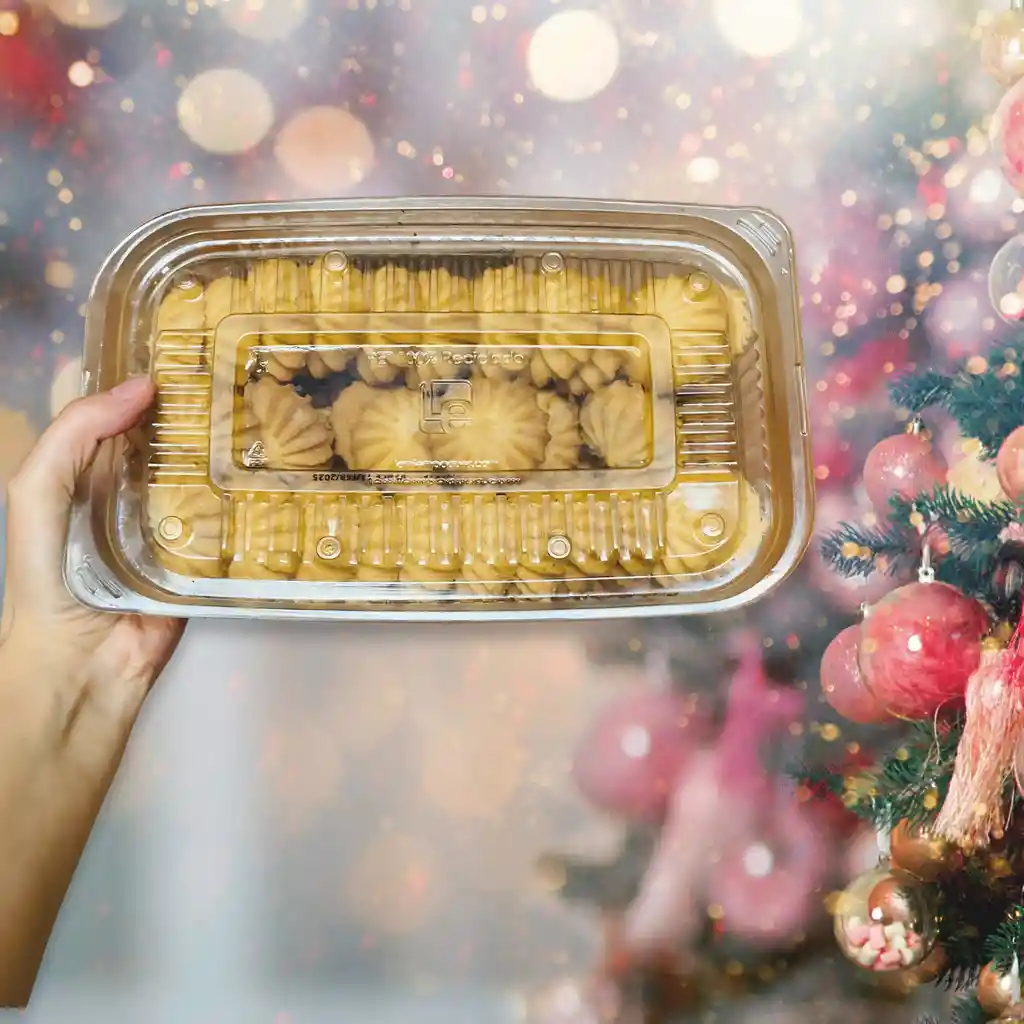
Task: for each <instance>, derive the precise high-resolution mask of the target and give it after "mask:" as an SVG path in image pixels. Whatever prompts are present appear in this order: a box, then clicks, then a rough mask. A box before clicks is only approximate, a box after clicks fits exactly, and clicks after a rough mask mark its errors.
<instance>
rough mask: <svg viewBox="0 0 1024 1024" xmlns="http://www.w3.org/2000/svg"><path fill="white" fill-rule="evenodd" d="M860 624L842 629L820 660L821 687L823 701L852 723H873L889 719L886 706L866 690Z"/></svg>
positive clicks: (890, 718)
mask: <svg viewBox="0 0 1024 1024" xmlns="http://www.w3.org/2000/svg"><path fill="white" fill-rule="evenodd" d="M860 639H861V634H860V626H850V627H849V628H848V629H844V630H843V631H842V632H841V633H840V634H839V635H838V636H837V637H836V638H835V639H834V640H833V641H832V643H830V644H829V645H828V648H827V649H826V650H825V654H824V656H823V657H822V659H821V689H822V692H823V693H824V694H825V700H826V701H828V703H829V704H830V705H831V706H832V707H833V708H835V710H836V711H838V712H839V714H841V715H842V716H843V718H848V719H849V720H850V721H851V722H857V723H859V724H860V725H874V724H878V723H881V722H889V721H892V716H891V715H890V714H889V711H888V709H887V708H885V707H883V706H881V705H880V704H879V703H878V698H877V697H876V696H875V695H874V694H873V693H872V692H871V691H870V690H869V689H868V687H867V684H866V683H865V682H864V677H863V676H862V675H861V671H860V660H859V659H860V651H859V645H860Z"/></svg>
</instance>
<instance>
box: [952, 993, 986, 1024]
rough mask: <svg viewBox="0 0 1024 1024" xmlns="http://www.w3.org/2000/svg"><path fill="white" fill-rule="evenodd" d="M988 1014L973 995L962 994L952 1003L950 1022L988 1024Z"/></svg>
mask: <svg viewBox="0 0 1024 1024" xmlns="http://www.w3.org/2000/svg"><path fill="white" fill-rule="evenodd" d="M988 1019H989V1017H988V1014H987V1013H986V1012H985V1011H984V1010H983V1009H982V1008H981V1004H980V1003H979V1002H978V1000H977V999H976V998H975V997H974V996H973V995H969V996H963V997H962V998H960V999H958V1000H957V1001H956V1002H955V1003H954V1004H953V1010H952V1012H951V1014H950V1018H949V1020H950V1024H988Z"/></svg>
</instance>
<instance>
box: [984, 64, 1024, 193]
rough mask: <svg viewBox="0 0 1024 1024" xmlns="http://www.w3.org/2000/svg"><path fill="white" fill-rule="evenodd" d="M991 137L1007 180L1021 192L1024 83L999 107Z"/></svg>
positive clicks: (1018, 84) (1011, 91) (1003, 100)
mask: <svg viewBox="0 0 1024 1024" xmlns="http://www.w3.org/2000/svg"><path fill="white" fill-rule="evenodd" d="M990 134H991V137H992V148H993V150H995V152H996V154H997V155H998V157H999V160H1000V163H1001V165H1002V168H1003V174H1005V175H1006V180H1007V181H1008V182H1009V183H1010V184H1011V185H1012V186H1013V187H1014V188H1015V189H1016V190H1017V191H1018V192H1020V191H1021V189H1022V188H1024V81H1020V82H1017V84H1016V85H1014V86H1013V87H1012V88H1011V89H1010V90H1009V91H1008V92H1007V93H1006V95H1005V96H1004V97H1003V98H1002V100H1001V101H1000V103H999V106H998V107H996V111H995V113H994V114H993V115H992V124H991V129H990Z"/></svg>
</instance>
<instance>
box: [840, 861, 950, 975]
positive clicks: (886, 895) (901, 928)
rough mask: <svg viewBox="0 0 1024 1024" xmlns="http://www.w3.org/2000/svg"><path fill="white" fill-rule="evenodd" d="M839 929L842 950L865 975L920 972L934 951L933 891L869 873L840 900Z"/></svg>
mask: <svg viewBox="0 0 1024 1024" xmlns="http://www.w3.org/2000/svg"><path fill="white" fill-rule="evenodd" d="M835 929H836V938H837V939H838V941H839V948H840V949H841V950H842V951H843V953H844V954H845V955H846V956H847V957H848V958H849V959H850V960H852V961H853V962H854V963H855V964H859V965H860V966H861V967H863V968H864V969H865V970H869V971H905V970H907V969H908V968H910V967H917V966H918V965H919V964H921V963H923V961H924V960H925V958H926V957H927V956H928V954H929V953H931V951H932V949H933V948H934V947H935V912H934V908H933V905H932V899H931V891H930V890H929V888H928V887H927V886H926V885H924V884H923V883H922V882H920V881H918V880H917V879H916V878H913V877H911V876H910V875H908V874H906V873H904V872H901V871H893V870H891V869H889V868H877V869H876V870H874V871H868V872H866V873H865V874H863V875H861V876H860V877H858V878H856V879H854V881H853V882H852V883H851V884H850V886H849V888H848V889H846V891H845V892H843V893H842V895H841V896H840V897H839V902H838V905H837V906H836V913H835Z"/></svg>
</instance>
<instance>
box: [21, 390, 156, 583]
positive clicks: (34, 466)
mask: <svg viewBox="0 0 1024 1024" xmlns="http://www.w3.org/2000/svg"><path fill="white" fill-rule="evenodd" d="M154 394H155V388H154V385H153V382H152V381H151V380H150V379H149V378H148V377H133V378H132V379H130V380H126V381H125V382H124V383H122V384H119V385H118V386H117V387H116V388H113V389H112V390H110V391H105V392H103V393H102V394H99V395H91V396H89V397H88V398H80V399H78V400H77V401H75V402H72V403H71V404H70V405H69V406H67V407H66V408H65V409H64V411H63V412H62V413H61V414H60V415H59V416H58V417H57V418H56V419H55V420H54V421H53V423H51V424H50V426H49V427H47V429H46V430H45V431H44V432H43V435H42V437H40V438H39V441H38V442H37V444H36V446H35V448H33V449H32V451H31V452H30V453H29V456H28V458H27V459H26V460H25V462H24V463H23V464H22V466H21V468H20V469H19V470H18V472H17V473H16V474H15V476H14V478H13V479H12V480H11V482H10V484H9V485H8V499H7V500H8V509H7V515H8V553H9V557H11V556H15V557H16V552H18V551H19V550H21V551H25V552H27V553H32V554H33V556H34V557H33V561H34V562H35V561H36V558H37V557H38V556H40V555H41V556H42V557H43V558H44V559H47V560H51V559H54V558H56V559H58V560H59V558H60V552H61V549H62V548H63V546H64V540H65V536H66V534H67V529H68V519H69V516H70V513H71V502H72V499H73V498H74V495H75V489H76V487H77V486H78V483H79V481H80V480H81V479H82V477H83V476H84V475H85V474H86V473H87V472H88V470H89V467H90V466H91V465H92V463H93V460H94V459H95V458H96V454H97V452H98V451H99V448H100V445H101V444H102V443H103V442H104V441H106V440H107V439H108V438H111V437H116V436H117V435H119V434H123V433H124V432H125V431H126V430H128V429H129V428H130V427H132V426H133V425H134V424H135V423H137V422H138V420H139V419H140V418H141V417H142V414H143V413H144V412H145V411H146V409H147V408H148V406H149V405H150V404H151V403H152V401H153V397H154ZM36 564H38V562H36Z"/></svg>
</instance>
